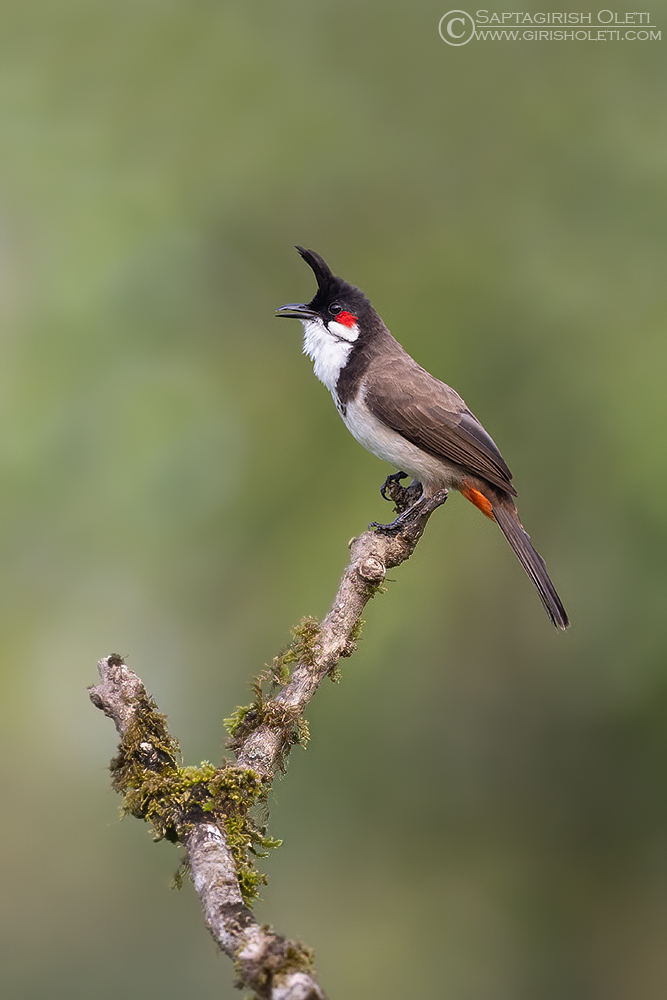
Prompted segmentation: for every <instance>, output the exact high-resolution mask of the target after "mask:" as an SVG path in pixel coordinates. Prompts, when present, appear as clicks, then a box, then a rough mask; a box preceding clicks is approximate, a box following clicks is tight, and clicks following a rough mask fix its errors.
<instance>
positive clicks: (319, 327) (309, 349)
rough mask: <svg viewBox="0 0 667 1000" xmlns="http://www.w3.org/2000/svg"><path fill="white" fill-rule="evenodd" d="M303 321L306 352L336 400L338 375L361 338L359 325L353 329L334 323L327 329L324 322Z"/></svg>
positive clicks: (304, 351) (318, 375)
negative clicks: (357, 340)
mask: <svg viewBox="0 0 667 1000" xmlns="http://www.w3.org/2000/svg"><path fill="white" fill-rule="evenodd" d="M301 322H302V323H303V353H304V354H307V355H308V357H309V358H312V361H313V369H314V371H315V374H316V375H317V377H318V379H319V380H320V382H322V383H324V385H325V386H326V387H327V389H328V390H329V391H330V392H331V394H332V395H333V397H334V399H336V383H337V382H338V376H339V375H340V373H341V371H342V370H343V368H344V367H345V365H346V363H347V359H348V358H349V356H350V351H351V350H352V347H353V344H354V341H355V340H356V339H357V337H358V336H359V327H358V326H357V325H356V323H355V324H354V326H343V324H342V323H336V322H335V321H332V322H330V323H329V324H328V326H327V324H326V323H324V322H323V321H322V320H321V319H304V320H302V321H301Z"/></svg>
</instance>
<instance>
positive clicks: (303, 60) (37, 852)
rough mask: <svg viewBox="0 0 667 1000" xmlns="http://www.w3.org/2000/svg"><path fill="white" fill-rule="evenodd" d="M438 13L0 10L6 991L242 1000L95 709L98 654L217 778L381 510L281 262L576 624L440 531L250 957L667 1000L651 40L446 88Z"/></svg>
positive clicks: (321, 741)
mask: <svg viewBox="0 0 667 1000" xmlns="http://www.w3.org/2000/svg"><path fill="white" fill-rule="evenodd" d="M612 6H613V5H612ZM447 9H448V7H447V5H445V4H442V3H435V2H431V0H422V2H420V3H416V4H407V3H402V4H401V3H396V2H387V0H385V2H383V3H379V2H373V0H369V2H364V3H359V2H354V3H353V2H350V0H336V2H335V3H334V2H332V0H323V2H319V3H313V2H310V3H308V2H305V0H284V2H283V3H280V4H275V3H267V2H261V0H260V2H256V3H254V4H246V5H241V4H232V3H220V2H218V3H214V2H209V0H190V2H189V3H185V2H180V3H179V2H177V0H171V2H169V0H131V2H130V0H115V2H114V3H113V4H103V3H100V2H94V0H78V2H75V0H57V2H54V0H41V2H40V0H21V2H18V0H5V2H4V4H3V5H2V16H1V19H0V49H1V59H0V129H1V136H2V142H1V149H2V154H1V157H0V312H1V314H2V322H1V336H2V345H1V348H0V380H1V382H2V393H1V395H0V408H1V421H0V428H1V431H0V476H1V480H2V484H1V490H0V506H1V510H2V517H1V519H0V546H1V551H2V560H1V566H2V576H1V588H2V602H1V604H0V616H1V621H2V629H1V636H2V639H1V642H2V660H1V663H2V667H1V670H2V681H3V694H2V701H1V705H2V707H1V709H0V712H1V732H2V737H1V738H2V755H3V760H4V767H3V776H2V785H3V789H2V801H3V829H4V831H5V833H4V849H3V851H2V861H1V862H0V864H1V865H2V886H3V889H2V894H1V903H0V914H1V915H0V920H1V922H2V940H3V955H2V960H1V961H2V978H3V980H4V983H5V987H4V990H3V992H4V991H5V990H6V995H7V996H11V997H13V998H17V1000H33V998H37V997H42V996H44V995H45V994H46V995H49V996H54V997H67V998H68V1000H78V998H90V997H94V998H96V1000H97V998H99V1000H107V998H108V1000H112V998H116V997H118V996H119V995H120V994H121V993H122V994H123V995H125V996H128V997H139V996H142V997H150V998H153V997H154V998H160V1000H172V998H174V1000H175V998H181V997H183V996H188V995H192V996H198V997H209V996H210V997H218V998H219V997H224V998H230V1000H231V998H232V997H234V996H238V993H237V992H236V991H235V990H234V988H233V973H232V969H231V965H230V963H229V962H228V961H227V960H226V959H224V958H222V957H220V956H219V955H218V954H217V953H216V950H215V947H214V945H213V943H212V941H211V940H210V939H209V937H208V935H207V933H206V931H205V929H204V926H203V923H202V921H201V919H200V917H199V912H198V902H197V899H196V897H195V895H194V892H193V891H192V889H191V888H190V887H186V888H185V889H184V890H183V892H182V893H180V894H175V893H172V892H170V890H169V882H170V879H171V876H172V874H173V872H174V870H175V868H176V866H177V863H178V854H177V852H176V851H174V849H173V848H171V847H168V846H165V845H159V846H154V845H153V844H152V843H151V840H150V836H149V834H148V832H147V830H146V829H145V828H144V827H142V826H141V825H140V824H138V823H136V822H133V821H129V820H128V821H125V822H124V823H122V824H120V823H119V820H118V802H117V800H116V799H115V797H114V796H113V794H112V792H111V790H110V788H109V782H108V774H107V772H106V766H107V764H108V760H109V758H110V757H111V755H112V753H113V750H114V746H115V740H114V733H113V730H112V727H111V724H110V723H109V722H108V720H105V719H104V718H103V717H102V716H101V715H100V714H99V713H96V712H95V711H94V710H93V708H92V707H91V705H90V704H89V702H88V698H87V695H86V686H87V685H88V684H91V683H94V681H95V678H96V674H95V661H96V660H97V658H98V657H100V656H102V655H105V654H107V653H110V652H112V651H118V652H120V653H123V654H126V655H127V656H128V657H129V663H130V665H131V666H132V667H133V668H134V669H135V670H137V672H138V673H139V674H140V675H141V676H142V677H143V679H144V680H145V682H146V684H147V686H148V687H149V689H150V690H151V691H152V692H153V694H154V695H155V697H156V698H157V700H158V702H159V704H160V706H161V708H162V709H163V710H164V711H165V712H167V714H168V716H169V720H170V724H171V726H172V729H173V732H174V734H175V735H176V736H178V738H179V739H180V740H181V743H182V747H183V751H184V755H185V757H186V760H187V761H188V762H190V763H196V762H197V761H199V760H201V759H203V758H208V759H214V760H217V759H219V757H220V754H221V752H222V745H223V741H224V731H223V727H222V719H223V717H224V716H225V715H228V714H229V713H230V710H231V709H233V708H234V706H235V705H237V704H239V703H243V702H245V701H247V700H248V688H247V684H248V679H249V677H250V676H251V675H252V674H253V673H256V672H258V671H259V670H261V669H262V667H263V665H264V664H265V663H266V662H267V661H269V660H270V659H271V657H272V656H273V655H274V654H275V653H276V652H277V651H278V650H279V649H280V648H281V647H282V646H283V645H284V644H285V643H286V642H287V641H288V638H289V626H290V625H291V624H293V623H295V622H296V621H298V620H299V619H300V618H301V616H303V615H305V614H313V615H316V616H322V615H323V614H324V613H325V611H326V609H327V606H328V604H329V602H330V600H331V598H332V596H333V593H334V590H335V587H336V585H337V582H338V579H339V575H340V573H341V571H342V568H343V566H344V564H345V561H346V557H347V549H346V542H347V540H348V539H349V538H350V537H351V536H352V535H354V534H355V533H358V532H359V531H360V530H361V529H363V528H364V526H365V525H366V524H367V523H368V522H369V521H370V520H373V519H376V518H379V519H386V518H387V516H388V514H389V513H390V511H389V510H388V508H387V505H385V504H384V503H383V501H382V500H381V498H380V497H379V494H378V487H379V486H380V484H381V482H382V480H383V479H384V476H385V474H386V472H387V471H388V469H387V468H386V467H384V466H383V465H382V463H380V462H379V461H378V460H376V459H374V458H372V457H371V456H369V455H368V454H367V453H366V452H364V451H363V450H362V449H361V448H360V447H359V446H358V445H357V444H356V443H355V442H354V441H353V440H352V438H351V437H350V436H349V435H348V434H347V432H346V431H345V430H344V428H343V426H342V424H341V423H340V421H339V419H338V417H337V415H336V413H335V410H334V407H333V406H332V404H331V400H330V399H329V397H328V394H327V393H326V391H325V389H324V388H323V387H322V386H321V385H320V384H319V383H318V382H317V381H316V379H315V378H314V377H313V374H312V371H311V366H310V363H309V361H308V360H307V359H306V358H303V357H302V356H301V355H300V327H299V326H298V324H296V323H291V324H288V323H286V322H285V321H281V322H280V323H278V322H276V321H275V320H274V317H273V310H274V309H275V307H277V306H279V305H281V304H282V303H284V302H289V301H295V300H304V299H309V298H310V297H311V295H312V294H313V291H314V282H313V278H312V275H311V273H310V271H309V270H308V268H307V267H306V266H305V265H304V264H303V262H302V261H300V259H299V258H298V256H297V254H296V253H295V251H294V250H293V249H292V246H293V244H294V243H302V244H305V245H306V246H310V247H313V248H315V249H316V250H318V251H319V252H320V253H322V254H323V255H324V256H325V257H326V259H327V260H328V261H329V262H330V263H331V265H332V267H333V269H334V270H335V271H336V272H337V273H340V274H342V275H343V276H344V277H346V278H348V279H349V280H351V281H353V282H355V283H357V284H359V285H361V287H363V288H364V290H365V291H366V292H367V293H368V294H369V295H370V296H371V298H372V300H373V302H374V303H375V305H376V306H377V307H378V309H379V311H380V312H381V314H382V316H383V318H384V319H385V321H386V322H387V324H388V325H389V326H390V328H391V329H392V330H393V332H394V333H395V334H396V335H397V336H398V337H399V339H400V340H401V341H402V342H403V344H404V345H405V346H406V348H407V349H408V350H409V351H410V352H411V353H412V354H413V355H414V356H415V357H416V358H417V359H418V360H419V361H420V362H421V363H422V364H423V365H424V366H425V367H427V368H429V369H430V370H431V371H433V372H434V373H435V374H437V375H440V376H441V377H442V378H443V379H445V380H446V381H448V382H450V383H451V384H452V385H454V386H455V387H456V388H457V389H458V390H459V391H460V392H461V393H462V394H463V395H464V396H465V398H466V400H467V401H468V403H469V405H470V406H471V407H472V409H473V410H474V411H475V412H476V413H477V415H478V416H479V417H480V419H481V420H482V421H483V422H484V423H485V424H486V426H487V427H488V429H489V430H490V432H491V433H492V434H493V436H494V438H495V439H496V440H497V442H498V443H499V445H500V447H501V448H502V450H503V452H504V454H505V457H506V459H507V460H508V462H509V464H510V467H511V468H512V470H513V472H514V474H515V478H516V482H517V484H518V488H519V491H520V494H521V497H520V501H521V512H522V517H523V520H524V522H525V524H526V525H527V527H528V529H529V530H530V531H531V533H532V535H533V539H534V541H535V543H536V544H537V546H538V548H539V549H540V551H542V552H543V553H544V555H545V557H546V558H547V561H548V564H549V568H550V570H551V572H552V575H553V578H554V580H555V582H556V584H557V586H558V589H559V590H560V592H561V594H562V597H563V600H564V603H565V605H566V607H567V609H568V611H569V612H570V614H571V617H572V621H573V626H572V629H571V630H570V632H569V633H567V634H565V635H562V634H558V633H557V632H556V631H555V630H554V629H553V628H552V627H551V626H550V624H549V622H548V620H547V618H546V616H545V615H544V612H543V611H542V608H541V606H540V603H539V600H538V598H537V596H536V595H535V593H534V592H533V590H532V588H531V586H530V584H529V582H528V581H527V579H526V578H525V576H524V575H523V573H522V571H521V569H520V567H519V565H518V563H517V562H516V560H515V559H514V557H513V556H512V554H511V552H510V550H509V548H508V547H507V545H506V544H505V542H504V541H503V539H502V537H501V536H500V533H499V532H498V531H497V530H495V529H494V527H493V526H492V525H491V524H490V523H488V522H487V521H485V519H484V518H483V517H481V515H479V513H478V512H477V511H475V510H474V509H473V508H472V507H471V506H469V505H468V504H466V503H465V501H463V500H462V499H461V498H460V497H458V496H456V497H453V498H451V499H450V501H449V502H448V504H447V505H446V507H445V508H444V509H443V510H442V511H439V512H438V514H437V515H436V516H435V517H434V518H433V520H432V521H431V523H430V525H429V528H428V532H427V536H426V538H425V539H424V541H423V542H422V544H421V546H420V548H419V549H418V551H417V553H416V555H415V556H414V558H413V559H412V560H411V561H410V563H409V564H408V565H406V566H404V567H402V568H400V569H399V570H397V571H395V573H394V574H393V576H394V578H395V582H394V583H392V584H391V585H390V586H389V590H388V593H387V594H385V595H384V596H383V597H382V598H381V599H378V600H376V601H374V602H373V604H372V606H371V607H369V610H368V614H367V619H368V624H367V628H366V632H365V635H364V638H363V641H362V643H361V646H360V649H359V651H358V653H357V654H356V656H355V657H354V659H353V660H351V661H348V662H346V663H345V664H344V669H343V678H342V682H341V684H340V685H339V686H337V687H333V686H331V685H329V684H327V685H325V687H324V688H323V690H322V691H321V692H320V693H319V695H318V697H317V699H316V702H315V703H314V704H313V705H312V708H311V710H310V712H309V720H310V724H311V729H312V733H313V739H312V743H311V745H310V747H309V749H308V752H307V753H306V754H303V753H302V752H301V751H295V752H294V754H293V758H292V761H291V766H290V769H289V773H288V775H287V777H286V778H285V779H283V780H281V781H279V782H278V783H277V785H276V788H275V793H274V795H273V797H272V802H271V832H272V833H273V834H274V835H275V836H278V837H283V838H284V839H285V844H284V846H283V847H282V848H281V850H280V851H277V852H275V854H274V856H273V857H272V858H271V859H270V860H269V861H267V862H266V866H267V869H268V870H269V872H270V876H271V884H270V886H269V888H268V889H267V890H266V891H265V893H264V896H265V901H264V902H263V903H261V904H260V905H259V907H258V914H259V917H260V919H262V920H264V921H267V922H271V923H273V924H274V925H275V926H276V928H277V929H279V930H280V931H281V932H283V933H285V934H288V935H291V936H296V937H300V938H302V939H303V940H305V941H306V942H307V943H308V944H310V945H311V946H313V947H315V949H316V953H317V966H318V969H319V972H320V976H321V980H322V983H323V985H324V986H325V988H326V989H327V991H328V992H329V994H330V996H331V997H332V1000H334V998H342V997H345V998H346V1000H357V998H358V1000H361V998H368V997H375V996H377V997H380V996H381V997H383V998H385V1000H398V998H403V997H406V996H416V995H418V996H419V997H420V998H424V1000H426V998H428V1000H440V998H443V997H444V998H447V1000H449V998H451V1000H536V998H539V1000H580V998H581V1000H584V998H585V1000H598V998H599V1000H663V998H664V997H665V996H666V995H667V948H666V947H665V937H666V934H667V838H666V833H667V809H666V807H665V777H666V774H665V770H666V768H665V751H666V745H665V744H666V742H667V740H666V736H665V726H666V723H667V672H666V670H665V649H666V642H665V617H666V615H665V597H666V596H667V579H666V574H665V535H666V531H667V518H666V513H665V500H664V497H665V488H666V485H667V484H666V483H665V479H666V477H667V465H666V463H665V456H664V440H665V424H666V418H667V393H666V392H665V370H666V368H665V366H666V362H667V346H666V340H665V334H664V325H665V314H666V311H667V310H666V295H665V273H666V271H667V261H666V259H665V258H666V253H665V200H666V199H665V170H666V168H667V145H666V142H665V134H666V133H665V96H666V88H665V60H664V45H665V41H664V40H663V41H661V42H653V43H649V42H645V43H640V42H636V43H634V44H630V43H628V44H627V45H626V44H625V43H624V42H623V43H621V42H616V43H606V44H594V43H574V42H569V43H555V42H554V43H550V44H549V43H542V44H538V43H533V44H529V43H527V42H522V43H511V42H502V43H499V42H496V43H490V42H487V43H482V42H474V43H472V44H469V45H467V46H465V47H463V48H459V49H455V48H451V47H448V46H447V45H445V44H444V43H443V42H442V41H441V40H440V38H439V37H438V32H437V25H438V21H439V19H440V17H441V16H442V15H443V14H444V13H445V11H446V10H447ZM495 9H497V10H502V9H503V8H502V7H497V8H495ZM525 9H527V10H540V9H544V8H541V7H540V6H539V5H532V4H528V6H527V7H526V8H525ZM548 9H551V8H548ZM577 9H578V8H577ZM614 10H618V11H624V10H625V8H624V7H621V6H616V7H614ZM652 11H653V15H654V16H653V18H652V20H653V21H654V23H657V24H658V27H662V29H663V31H664V30H665V28H666V26H667V21H665V22H664V23H662V24H661V23H660V21H661V19H664V15H665V7H664V5H663V6H658V5H654V6H653V7H652Z"/></svg>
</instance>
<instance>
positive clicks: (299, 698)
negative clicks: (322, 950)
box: [90, 477, 447, 1000]
mask: <svg viewBox="0 0 667 1000" xmlns="http://www.w3.org/2000/svg"><path fill="white" fill-rule="evenodd" d="M383 495H385V496H386V497H387V498H388V499H392V500H393V501H394V502H395V503H396V507H397V510H398V511H400V512H401V513H400V516H399V517H398V518H397V520H396V521H395V522H394V524H393V525H390V526H382V525H376V526H375V528H376V530H368V531H365V532H364V533H363V534H362V535H360V536H359V537H358V538H353V539H352V541H351V542H350V545H349V547H350V549H351V558H350V561H349V563H348V566H347V568H346V570H345V573H344V575H343V579H342V580H341V583H340V586H339V588H338V592H337V594H336V596H335V598H334V601H333V604H332V605H331V608H330V610H329V612H328V614H327V615H326V617H325V618H324V620H323V621H322V622H321V623H320V624H319V625H318V624H317V623H316V622H314V621H313V620H304V622H303V623H302V624H301V626H299V627H298V628H297V629H295V631H294V634H295V641H294V642H293V644H292V647H291V648H290V655H289V657H286V656H283V657H282V659H281V661H280V662H281V665H280V672H279V671H278V670H277V669H276V671H275V672H274V674H273V676H272V677H271V678H270V680H271V681H272V687H273V690H272V693H271V696H270V697H267V696H265V695H264V694H263V692H262V684H261V680H262V679H261V678H260V679H259V681H258V682H257V683H256V686H255V692H256V700H255V702H254V703H253V705H251V706H248V707H247V708H246V709H243V710H238V713H237V715H236V717H235V719H234V720H233V724H232V726H231V732H232V738H231V740H230V742H229V747H230V749H231V750H232V751H233V752H234V755H235V760H228V761H227V762H225V764H224V765H223V766H222V767H221V768H219V769H215V768H213V767H212V765H208V766H205V765H202V767H201V768H199V769H197V768H182V767H179V750H178V744H177V742H176V740H175V739H173V737H171V736H170V735H169V733H168V731H167V728H166V720H165V718H164V716H162V715H161V714H160V712H159V711H158V708H157V706H156V705H155V703H154V702H153V700H152V698H151V697H150V696H149V695H148V694H147V692H146V689H145V687H144V685H143V683H142V682H141V680H140V679H139V677H137V675H136V674H135V673H134V672H133V671H132V670H130V669H129V668H128V667H127V666H126V665H125V663H124V662H123V660H122V658H121V657H120V656H117V655H115V654H112V655H111V656H107V657H105V658H104V659H102V660H100V661H99V663H98V670H99V673H100V683H99V684H97V685H96V686H95V687H92V688H90V698H91V701H92V702H93V704H94V705H95V706H96V707H97V708H99V709H100V710H101V711H103V712H104V714H105V715H107V716H108V717H109V718H110V719H112V721H113V723H114V725H115V727H116V730H117V731H118V734H119V736H120V738H121V742H120V746H119V752H118V755H117V757H116V758H114V760H113V761H112V764H111V770H112V773H113V774H114V779H113V781H114V787H115V788H116V789H117V790H118V791H120V792H122V793H123V794H124V796H125V800H124V801H125V809H126V811H128V812H131V813H132V814H133V815H135V816H137V817H139V818H142V819H145V820H147V821H149V822H151V823H152V824H153V828H154V830H155V832H156V837H157V838H158V839H159V838H161V837H165V838H167V839H169V840H172V841H175V842H179V843H181V844H183V845H184V847H185V849H186V852H187V864H188V868H189V871H190V875H191V878H192V881H193V884H194V887H195V889H196V891H197V893H198V895H199V898H200V901H201V904H202V908H203V912H204V919H205V921H206V925H207V927H208V929H209V931H210V932H211V934H212V935H213V938H214V939H215V941H216V942H217V944H218V946H219V947H220V949H221V950H222V951H223V952H225V954H227V955H229V957H230V958H231V959H232V960H233V961H234V963H235V969H236V972H237V976H238V985H239V986H242V987H245V988H249V989H251V990H252V991H253V992H254V994H255V996H256V997H258V998H261V1000H326V997H325V994H324V992H323V990H322V988H321V987H320V986H319V984H318V982H317V980H316V978H315V975H314V973H313V970H312V957H313V956H312V953H311V952H310V950H309V949H308V948H306V947H305V946H304V945H302V944H300V943H298V942H295V941H290V940H288V939H286V938H284V937H281V936H280V935H278V934H275V933H274V932H273V931H272V930H271V929H270V928H267V927H265V926H262V925H260V924H259V923H258V921H257V920H256V918H255V916H254V915H253V913H252V910H251V909H250V907H249V905H248V902H249V900H251V899H252V896H253V895H256V884H257V883H256V882H253V877H255V878H256V875H255V873H254V872H253V870H252V869H251V867H250V863H249V861H248V858H249V853H248V852H249V850H251V849H252V846H253V843H259V844H260V845H263V846H271V844H270V842H269V841H268V840H266V839H262V838H263V836H264V831H263V830H261V829H260V828H258V826H257V825H256V823H255V822H254V821H253V820H251V818H250V817H251V813H252V808H253V806H254V805H256V804H257V802H258V801H262V800H264V799H265V796H266V793H267V792H268V790H269V788H270V786H271V783H272V781H273V778H274V777H275V775H276V773H277V771H278V770H284V768H285V765H286V761H287V756H288V753H289V749H290V747H291V746H292V745H294V743H297V742H303V740H304V731H305V722H304V720H303V713H304V711H305V709H306V707H307V706H308V704H309V702H310V700H311V698H312V697H313V695H314V694H315V692H316V691H317V689H318V687H319V686H320V684H321V683H322V681H323V680H324V678H325V677H327V675H329V674H330V673H331V672H332V671H333V670H334V669H335V668H336V666H337V664H338V662H339V661H340V659H341V658H342V657H347V656H350V655H351V654H352V653H353V652H354V649H355V645H356V638H357V636H358V633H359V629H360V624H361V616H362V613H363V611H364V608H365V606H366V604H367V603H368V601H369V600H370V598H371V597H373V596H374V595H375V594H376V593H377V592H378V590H379V589H380V588H381V586H382V583H383V581H384V579H385V576H386V573H387V570H389V569H392V568H393V567H395V566H398V565H399V564H400V563H402V562H404V561H405V560H406V559H408V558H409V557H410V556H411V555H412V552H413V551H414V549H415V546H416V545H417V542H418V541H419V539H420V537H421V535H422V533H423V531H424V528H425V526H426V523H427V521H428V519H429V517H430V515H431V514H432V513H433V511H434V510H435V509H436V508H437V507H438V506H440V505H441V504H442V503H444V501H445V499H446V496H447V494H446V491H443V492H442V493H440V494H438V495H436V496H435V497H433V498H432V499H431V500H429V501H427V502H424V501H422V502H417V503H413V505H412V506H408V504H409V503H410V502H411V501H412V500H414V490H413V492H412V493H411V492H410V488H409V489H407V490H406V489H404V488H403V487H402V486H400V484H399V481H398V479H397V477H389V479H388V480H387V483H386V484H385V486H384V488H383ZM288 663H289V670H288V669H287V664H288ZM263 679H264V680H265V681H266V679H267V678H266V677H264V678H263ZM260 878H261V877H260Z"/></svg>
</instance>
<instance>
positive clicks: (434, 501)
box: [368, 472, 448, 535]
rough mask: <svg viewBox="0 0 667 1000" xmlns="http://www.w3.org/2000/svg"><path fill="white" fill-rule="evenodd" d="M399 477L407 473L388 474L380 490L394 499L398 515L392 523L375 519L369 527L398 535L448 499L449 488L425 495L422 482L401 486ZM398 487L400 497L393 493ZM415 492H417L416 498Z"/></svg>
mask: <svg viewBox="0 0 667 1000" xmlns="http://www.w3.org/2000/svg"><path fill="white" fill-rule="evenodd" d="M399 477H400V478H404V477H405V473H401V472H397V473H395V475H393V476H387V479H386V481H385V484H384V486H383V487H382V489H381V491H380V492H381V493H382V496H383V497H384V498H385V500H393V501H394V504H395V506H396V510H397V511H399V515H398V517H397V518H396V519H395V520H394V521H392V522H391V524H379V523H378V522H377V521H373V522H372V523H371V524H369V525H368V527H369V528H375V530H376V531H377V532H378V533H379V534H382V535H397V534H399V533H400V532H401V531H405V530H406V529H407V528H409V527H411V526H413V525H414V524H415V522H416V521H419V520H421V519H422V518H424V517H430V515H431V514H432V513H433V511H434V510H436V509H437V508H438V507H440V506H441V505H442V504H443V503H444V502H445V500H446V499H447V492H448V491H447V490H439V491H438V492H437V493H435V494H434V495H433V496H432V497H426V496H424V492H423V489H422V486H421V483H414V482H413V483H411V484H410V486H408V487H405V486H401V485H400V483H399V482H398V478H399ZM390 480H391V483H390ZM396 487H398V489H399V490H400V491H401V494H400V497H399V498H396V497H395V496H394V495H393V493H394V490H395V489H396ZM385 491H386V493H389V496H386V494H385ZM415 493H417V497H416V498H415ZM410 501H412V502H410Z"/></svg>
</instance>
